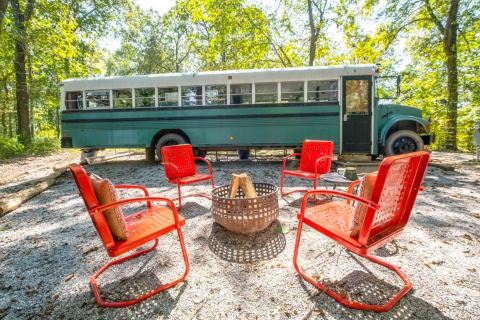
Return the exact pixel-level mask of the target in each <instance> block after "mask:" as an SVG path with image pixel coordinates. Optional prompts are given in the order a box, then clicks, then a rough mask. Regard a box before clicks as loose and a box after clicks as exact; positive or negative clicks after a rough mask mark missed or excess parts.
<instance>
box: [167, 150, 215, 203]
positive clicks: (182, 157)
mask: <svg viewBox="0 0 480 320" xmlns="http://www.w3.org/2000/svg"><path fill="white" fill-rule="evenodd" d="M161 153H162V159H163V162H162V164H163V166H164V168H165V175H166V176H167V180H168V182H169V183H171V184H176V185H177V190H178V207H179V208H181V207H182V190H181V186H183V185H187V184H192V183H197V182H201V181H207V180H211V182H212V189H213V188H215V184H214V181H213V172H212V165H211V164H210V161H208V160H207V159H204V158H202V157H194V156H193V148H192V146H191V145H189V144H179V145H175V146H165V147H162V149H161ZM195 160H198V161H202V162H205V163H206V164H207V167H208V171H209V174H197V166H196V165H195ZM184 197H205V198H208V199H211V198H210V196H208V195H205V194H189V195H186V196H184Z"/></svg>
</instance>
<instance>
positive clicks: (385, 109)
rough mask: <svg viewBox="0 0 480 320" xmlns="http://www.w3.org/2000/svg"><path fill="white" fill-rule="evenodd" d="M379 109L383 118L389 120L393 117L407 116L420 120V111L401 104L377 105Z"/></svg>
mask: <svg viewBox="0 0 480 320" xmlns="http://www.w3.org/2000/svg"><path fill="white" fill-rule="evenodd" d="M379 107H380V108H379V109H380V110H381V113H382V115H383V116H384V117H386V118H390V117H391V116H393V115H408V116H413V117H417V118H420V119H421V118H422V110H420V109H418V108H415V107H409V106H404V105H401V104H393V103H391V104H379Z"/></svg>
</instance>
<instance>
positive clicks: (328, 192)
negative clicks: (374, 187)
mask: <svg viewBox="0 0 480 320" xmlns="http://www.w3.org/2000/svg"><path fill="white" fill-rule="evenodd" d="M317 194H323V195H327V196H335V197H339V198H344V199H350V200H355V201H358V202H360V203H363V204H364V205H366V206H367V207H370V208H373V209H375V210H377V209H378V208H379V205H378V204H376V203H375V202H373V201H370V200H367V199H365V198H361V197H359V196H356V195H354V194H351V193H347V192H342V191H337V190H326V189H318V190H310V191H307V193H305V195H304V196H303V199H302V206H301V209H300V218H301V219H303V215H304V214H305V209H306V208H307V203H308V198H309V197H310V196H312V195H317Z"/></svg>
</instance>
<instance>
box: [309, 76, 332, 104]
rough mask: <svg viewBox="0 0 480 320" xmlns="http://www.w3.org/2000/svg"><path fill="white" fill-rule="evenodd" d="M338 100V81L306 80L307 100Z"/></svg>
mask: <svg viewBox="0 0 480 320" xmlns="http://www.w3.org/2000/svg"><path fill="white" fill-rule="evenodd" d="M317 101H338V81H337V80H320V81H308V102H317Z"/></svg>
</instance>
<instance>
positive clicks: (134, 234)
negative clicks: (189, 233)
mask: <svg viewBox="0 0 480 320" xmlns="http://www.w3.org/2000/svg"><path fill="white" fill-rule="evenodd" d="M178 221H179V223H180V226H184V225H185V218H184V217H182V216H181V215H178ZM125 222H126V224H127V232H128V237H127V240H125V241H116V242H115V245H114V246H113V247H111V248H110V249H108V253H109V254H110V256H112V257H116V256H118V255H121V254H123V253H125V252H127V251H130V250H132V249H135V248H138V247H139V246H141V245H143V244H145V243H147V242H150V241H152V240H155V239H157V238H159V237H161V236H163V235H164V234H166V233H169V232H171V231H174V230H175V219H174V218H173V211H172V209H170V208H169V207H164V206H156V207H151V208H147V209H145V210H142V211H140V212H137V213H135V214H132V215H129V216H127V217H125Z"/></svg>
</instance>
